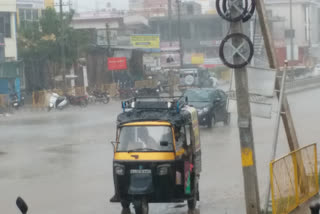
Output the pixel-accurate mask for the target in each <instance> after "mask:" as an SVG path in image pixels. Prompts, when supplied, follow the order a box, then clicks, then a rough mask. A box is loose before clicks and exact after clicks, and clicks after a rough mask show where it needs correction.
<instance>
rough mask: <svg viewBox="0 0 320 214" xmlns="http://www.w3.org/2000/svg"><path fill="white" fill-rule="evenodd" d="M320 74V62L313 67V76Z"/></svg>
mask: <svg viewBox="0 0 320 214" xmlns="http://www.w3.org/2000/svg"><path fill="white" fill-rule="evenodd" d="M319 75H320V64H316V66H314V69H313V76H319Z"/></svg>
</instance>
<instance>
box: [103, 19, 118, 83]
mask: <svg viewBox="0 0 320 214" xmlns="http://www.w3.org/2000/svg"><path fill="white" fill-rule="evenodd" d="M106 37H107V43H108V44H107V58H109V57H111V40H110V29H109V24H108V23H106ZM103 61H104V62H105V60H103ZM105 64H106V63H104V65H105ZM111 75H112V82H114V81H115V80H114V73H113V71H111ZM99 81H100V82H101V78H99Z"/></svg>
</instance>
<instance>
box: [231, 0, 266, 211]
mask: <svg viewBox="0 0 320 214" xmlns="http://www.w3.org/2000/svg"><path fill="white" fill-rule="evenodd" d="M234 4H237V5H236V7H238V8H243V2H242V0H241V1H236V2H234ZM236 7H235V6H230V8H231V9H230V11H231V14H233V15H234V16H235V17H236V16H238V15H239V11H238V10H237V9H236ZM231 33H243V25H242V22H241V21H239V22H232V23H231ZM242 44H243V41H241V39H238V38H233V39H232V46H233V47H236V48H237V47H238V48H239V47H241V46H242ZM233 62H234V64H240V63H241V57H240V55H238V54H235V55H233ZM234 75H235V86H236V96H237V110H238V128H239V136H240V146H241V159H242V172H243V182H244V193H245V202H246V211H247V214H260V198H259V197H260V196H259V186H258V176H257V166H256V157H255V148H254V138H253V124H252V118H251V108H250V101H249V96H250V94H249V89H248V73H247V68H246V67H242V68H236V69H234Z"/></svg>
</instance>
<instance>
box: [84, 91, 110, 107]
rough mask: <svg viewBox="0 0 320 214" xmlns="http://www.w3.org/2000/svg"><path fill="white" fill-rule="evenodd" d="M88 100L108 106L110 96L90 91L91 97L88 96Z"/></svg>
mask: <svg viewBox="0 0 320 214" xmlns="http://www.w3.org/2000/svg"><path fill="white" fill-rule="evenodd" d="M89 99H90V100H91V101H92V102H95V103H104V104H108V103H109V102H110V95H109V93H107V92H103V91H100V90H94V91H92V93H91V95H90V96H89Z"/></svg>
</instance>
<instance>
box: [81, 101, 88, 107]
mask: <svg viewBox="0 0 320 214" xmlns="http://www.w3.org/2000/svg"><path fill="white" fill-rule="evenodd" d="M87 105H88V101H86V100H81V101H80V107H86V106H87Z"/></svg>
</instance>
